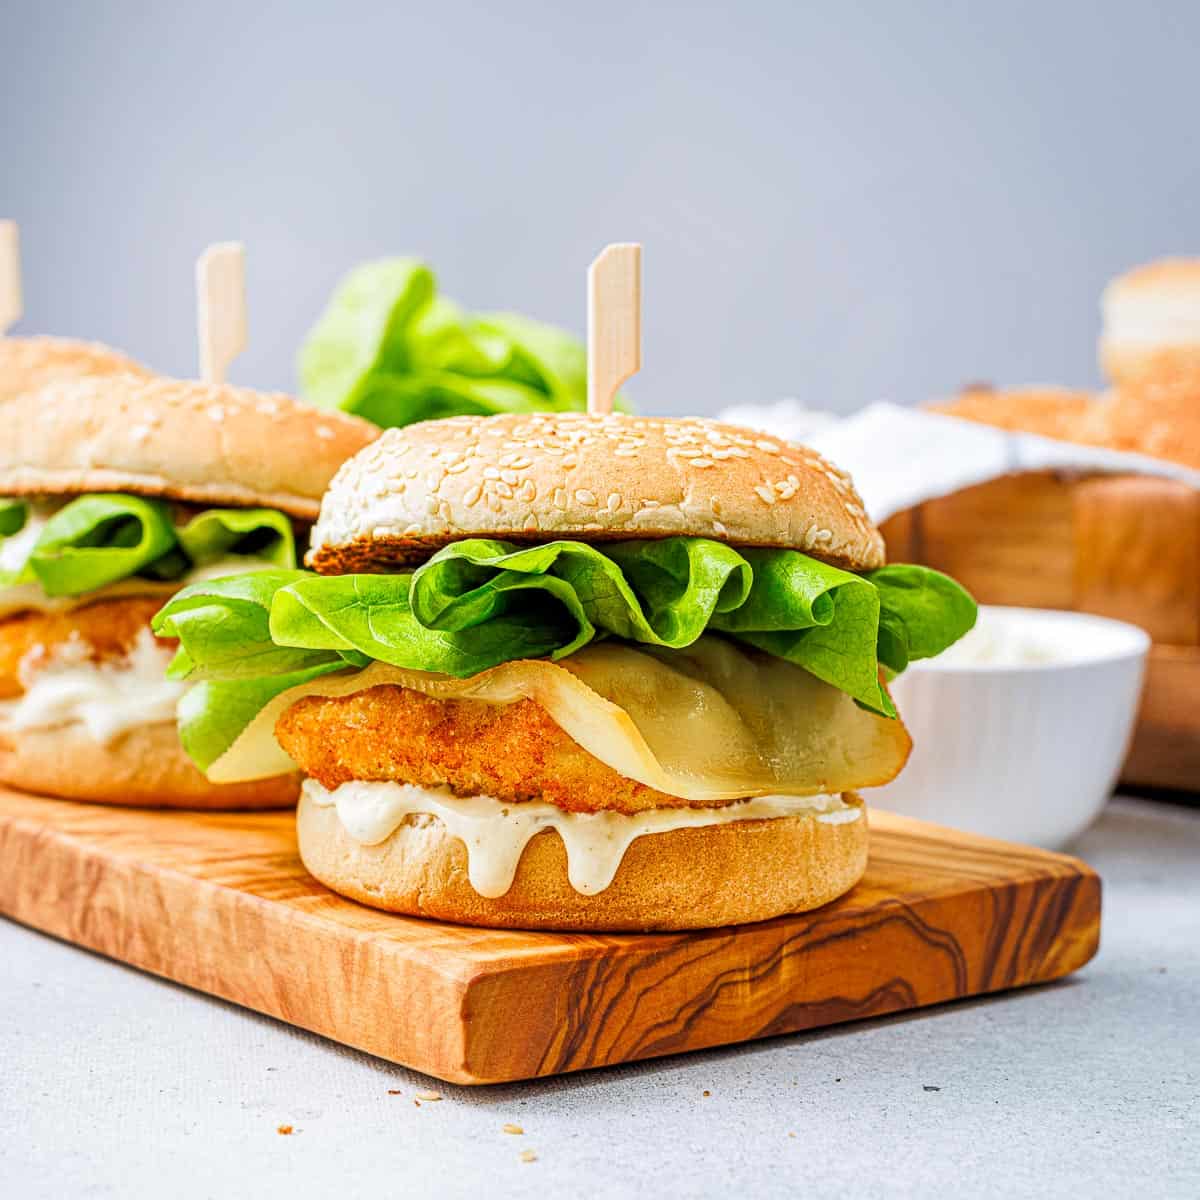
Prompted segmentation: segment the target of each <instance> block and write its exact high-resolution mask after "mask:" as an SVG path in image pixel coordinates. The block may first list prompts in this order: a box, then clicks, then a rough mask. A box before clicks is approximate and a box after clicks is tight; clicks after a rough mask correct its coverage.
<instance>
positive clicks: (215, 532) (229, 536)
mask: <svg viewBox="0 0 1200 1200" xmlns="http://www.w3.org/2000/svg"><path fill="white" fill-rule="evenodd" d="M176 536H177V537H178V539H179V546H180V548H181V549H182V550H183V552H184V554H186V555H187V556H188V558H189V559H190V560H191V562H192V564H193V565H194V566H197V567H203V566H206V565H207V564H209V563H213V562H217V561H218V560H220V559H222V558H225V557H227V556H229V555H231V554H237V555H245V556H248V557H253V558H259V559H262V560H263V561H264V562H269V563H273V564H274V565H275V566H277V567H284V568H287V567H294V566H295V565H296V538H295V534H294V533H293V532H292V523H291V521H290V520H289V519H288V518H287V517H286V516H284V514H283V513H281V512H279V511H278V510H277V509H273V508H210V509H208V510H207V511H206V512H202V513H200V514H199V515H198V516H195V517H193V518H192V519H191V520H190V521H189V522H188V523H187V524H186V525H184V526H182V527H181V528H179V529H178V530H176Z"/></svg>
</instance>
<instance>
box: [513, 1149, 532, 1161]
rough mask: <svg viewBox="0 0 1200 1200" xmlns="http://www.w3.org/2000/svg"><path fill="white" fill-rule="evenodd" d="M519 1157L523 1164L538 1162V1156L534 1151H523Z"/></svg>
mask: <svg viewBox="0 0 1200 1200" xmlns="http://www.w3.org/2000/svg"><path fill="white" fill-rule="evenodd" d="M517 1157H518V1158H519V1159H520V1160H521V1161H522V1162H537V1154H536V1153H535V1152H534V1151H533V1150H522V1151H521V1153H520V1154H518V1155H517Z"/></svg>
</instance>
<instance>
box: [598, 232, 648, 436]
mask: <svg viewBox="0 0 1200 1200" xmlns="http://www.w3.org/2000/svg"><path fill="white" fill-rule="evenodd" d="M587 355H588V357H587V410H588V412H590V413H610V412H612V407H613V396H614V395H615V394H616V391H617V388H619V387H620V386H621V384H623V383H624V382H625V381H626V380H627V379H628V378H629V377H630V376H631V375H634V374H635V373H636V372H637V371H638V370H639V369H640V368H641V365H642V248H641V246H640V245H638V244H637V243H636V242H620V243H614V244H612V245H609V246H605V247H604V249H603V250H601V251H600V253H599V254H598V255H597V256H596V258H595V259H594V261H593V262H592V265H591V266H590V267H589V268H588V333H587Z"/></svg>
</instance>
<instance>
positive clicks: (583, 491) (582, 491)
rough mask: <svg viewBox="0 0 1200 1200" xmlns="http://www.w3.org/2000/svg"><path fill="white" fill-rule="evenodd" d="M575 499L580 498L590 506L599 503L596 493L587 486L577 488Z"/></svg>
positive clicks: (581, 501)
mask: <svg viewBox="0 0 1200 1200" xmlns="http://www.w3.org/2000/svg"><path fill="white" fill-rule="evenodd" d="M575 499H576V500H578V501H579V503H580V504H583V505H586V506H587V507H588V508H595V507H596V504H597V503H598V501H597V500H596V493H595V492H590V491H588V489H587V488H576V489H575Z"/></svg>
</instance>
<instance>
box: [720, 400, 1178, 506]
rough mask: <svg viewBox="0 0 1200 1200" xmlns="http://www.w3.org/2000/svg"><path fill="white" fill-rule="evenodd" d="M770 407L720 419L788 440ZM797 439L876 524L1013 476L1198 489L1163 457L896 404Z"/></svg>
mask: <svg viewBox="0 0 1200 1200" xmlns="http://www.w3.org/2000/svg"><path fill="white" fill-rule="evenodd" d="M774 408H775V406H763V407H762V408H759V409H756V408H754V407H752V406H750V405H742V406H740V407H739V408H738V409H737V410H729V411H728V412H727V413H722V414H721V417H722V419H729V420H736V421H737V422H738V423H740V424H742V425H750V426H752V427H754V428H756V429H762V430H763V431H764V432H766V433H774V434H775V435H776V436H778V437H793V438H794V436H795V435H794V433H793V432H792V430H794V428H795V426H796V424H798V422H795V421H788V422H786V423H785V422H772V420H771V418H772V417H773V416H774V415H775V412H774ZM791 415H792V414H790V413H789V416H791ZM773 425H774V426H775V427H773ZM785 425H786V426H787V427H786V428H785V427H784V426H785ZM804 441H805V443H806V444H807V445H809V446H812V447H813V448H814V449H815V450H819V451H820V452H821V453H822V454H823V455H825V457H826V458H828V459H829V460H830V461H831V462H833V463H836V464H837V465H838V466H839V467H841V468H842V469H843V470H845V471H849V472H850V474H851V475H852V476H853V477H854V483H855V485H856V486H857V488H858V490H859V493H860V494H861V495H862V498H863V502H864V503H865V504H866V507H867V511H868V512H869V513H870V514H871V518H872V519H873V520H875V521H884V520H886V519H887V518H888V517H890V516H892V515H893V514H894V513H897V512H901V511H902V510H903V509H906V508H912V507H913V506H914V505H917V504H920V503H922V502H923V501H925V500H934V499H937V498H938V497H939V496H948V495H950V493H952V492H957V491H960V490H961V489H962V488H967V487H972V486H973V485H975V484H977V483H986V482H987V481H988V480H989V479H995V478H997V477H998V476H1001V475H1009V474H1012V473H1013V472H1017V471H1046V470H1055V471H1064V472H1078V473H1086V474H1097V473H1099V474H1122V475H1130V474H1132V475H1155V476H1159V477H1161V478H1164V479H1176V480H1179V481H1180V482H1182V483H1186V484H1189V485H1190V486H1191V487H1194V488H1200V471H1193V470H1190V469H1189V468H1187V467H1181V466H1179V465H1177V464H1175V463H1169V462H1164V461H1163V460H1162V459H1158V458H1149V457H1147V456H1146V455H1144V454H1125V453H1123V452H1121V451H1118V450H1104V449H1102V448H1099V447H1094V446H1079V445H1075V444H1074V443H1073V442H1060V441H1055V440H1054V439H1053V438H1046V437H1039V436H1037V435H1036V434H1032V433H1009V432H1007V431H1006V430H1003V429H993V428H991V427H990V426H987V425H980V424H977V423H976V422H974V421H963V420H960V419H959V418H958V417H950V416H946V415H945V414H944V413H933V412H927V411H924V410H921V409H915V408H902V407H901V406H900V405H898V404H884V403H880V404H872V405H870V406H868V407H867V408H864V409H863V410H862V411H861V412H859V413H856V414H855V415H854V416H852V417H847V418H846V419H845V420H842V421H837V422H835V423H833V424H827V425H820V426H819V427H817V428H815V429H814V430H813V432H810V433H808V434H807V436H805V438H804Z"/></svg>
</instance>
